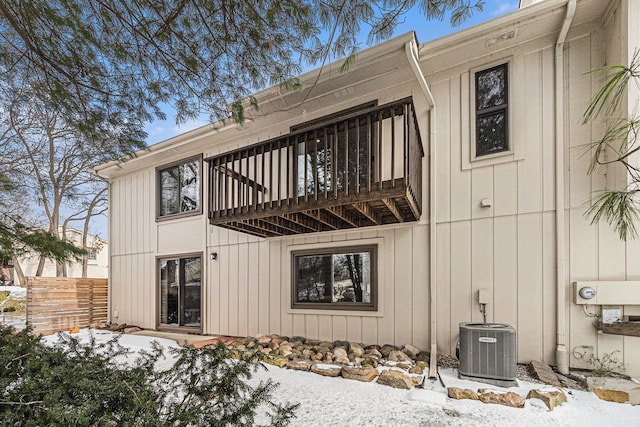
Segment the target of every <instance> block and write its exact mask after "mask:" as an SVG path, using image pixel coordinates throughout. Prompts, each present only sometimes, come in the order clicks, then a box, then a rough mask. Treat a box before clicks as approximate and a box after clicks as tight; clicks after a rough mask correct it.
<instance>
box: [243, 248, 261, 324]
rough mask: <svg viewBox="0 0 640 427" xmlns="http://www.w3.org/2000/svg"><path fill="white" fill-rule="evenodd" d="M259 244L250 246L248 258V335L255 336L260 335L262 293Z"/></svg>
mask: <svg viewBox="0 0 640 427" xmlns="http://www.w3.org/2000/svg"><path fill="white" fill-rule="evenodd" d="M258 249H259V244H258V243H251V244H249V254H248V258H247V261H246V262H247V263H248V264H249V269H248V270H249V275H248V278H247V281H248V283H247V285H248V286H247V294H248V295H247V310H248V313H247V335H251V336H255V335H257V334H258V329H259V328H258V310H259V305H260V304H259V300H258V295H259V292H260V288H259V285H260V284H259V281H260V279H259V277H260V264H259V259H260V258H259V253H258Z"/></svg>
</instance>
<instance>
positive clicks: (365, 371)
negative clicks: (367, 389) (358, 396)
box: [342, 366, 378, 382]
mask: <svg viewBox="0 0 640 427" xmlns="http://www.w3.org/2000/svg"><path fill="white" fill-rule="evenodd" d="M342 376H343V377H344V378H347V379H350V380H356V381H363V382H371V381H373V380H374V379H375V378H376V377H377V376H378V370H377V369H373V368H352V367H349V366H344V367H343V368H342Z"/></svg>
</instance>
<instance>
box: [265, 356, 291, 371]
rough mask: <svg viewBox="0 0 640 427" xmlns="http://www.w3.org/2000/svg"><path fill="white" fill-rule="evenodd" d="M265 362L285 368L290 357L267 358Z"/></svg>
mask: <svg viewBox="0 0 640 427" xmlns="http://www.w3.org/2000/svg"><path fill="white" fill-rule="evenodd" d="M264 363H268V364H269V365H273V366H277V367H278V368H284V367H285V366H287V363H289V359H287V358H286V357H274V358H273V359H270V358H266V359H265V360H264Z"/></svg>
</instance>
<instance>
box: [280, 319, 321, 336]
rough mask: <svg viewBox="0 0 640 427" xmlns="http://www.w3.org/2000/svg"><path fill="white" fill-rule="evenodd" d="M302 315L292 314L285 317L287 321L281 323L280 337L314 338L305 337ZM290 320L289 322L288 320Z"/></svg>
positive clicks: (305, 324)
mask: <svg viewBox="0 0 640 427" xmlns="http://www.w3.org/2000/svg"><path fill="white" fill-rule="evenodd" d="M306 317H307V316H305V315H304V314H293V315H287V319H286V320H287V321H285V320H284V319H283V321H282V335H287V336H291V335H296V336H302V337H307V338H313V339H315V337H314V336H310V335H306V333H307V322H306ZM289 319H291V320H289Z"/></svg>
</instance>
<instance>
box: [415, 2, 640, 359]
mask: <svg viewBox="0 0 640 427" xmlns="http://www.w3.org/2000/svg"><path fill="white" fill-rule="evenodd" d="M612 10H613V14H614V15H615V10H616V9H615V8H613V9H612ZM612 10H610V11H609V13H612ZM620 15H621V16H628V15H626V14H624V12H623V13H622V14H620ZM617 19H619V17H618V18H617ZM603 22H604V23H606V22H609V24H607V25H605V26H604V27H603ZM614 22H615V19H609V21H607V20H606V19H601V18H600V17H599V18H597V19H595V20H593V21H587V22H578V23H577V25H576V26H575V27H574V28H572V30H571V32H570V33H569V40H568V43H567V45H566V46H565V71H564V72H565V81H566V82H567V83H568V84H567V85H566V87H565V106H564V108H565V115H566V117H567V119H566V126H567V127H566V130H565V143H566V149H565V157H566V162H565V164H566V171H565V174H566V175H565V177H566V182H565V185H566V190H565V193H566V194H567V198H566V206H565V209H566V210H567V225H566V230H565V232H566V233H567V239H566V240H567V253H566V254H565V256H564V258H565V260H566V266H567V268H566V272H567V275H566V279H565V283H564V284H563V286H564V287H565V290H566V295H567V305H566V307H567V317H568V318H567V320H568V322H567V334H568V335H569V337H570V341H569V347H570V348H569V349H568V350H569V353H570V357H571V366H576V367H590V366H591V365H590V360H589V355H588V354H587V355H585V356H582V355H581V353H580V352H581V351H582V350H583V349H584V348H587V349H590V351H593V354H594V356H596V357H602V356H603V355H604V354H605V353H611V352H613V351H616V350H619V351H620V353H621V355H622V356H623V359H624V360H625V362H626V363H627V365H628V364H629V363H630V362H632V361H633V360H634V359H636V358H637V354H638V352H639V351H640V348H639V346H640V339H638V338H635V337H622V336H613V335H603V334H597V331H596V330H595V328H594V326H593V325H592V323H593V320H594V319H593V318H590V317H587V316H585V314H584V312H583V310H582V307H581V306H580V307H577V306H576V305H575V304H573V302H572V301H573V299H572V298H571V296H572V295H571V286H570V283H571V282H572V281H575V280H587V278H588V277H590V278H599V279H600V280H633V279H634V278H636V280H637V277H638V275H639V274H640V271H639V270H640V266H639V263H638V262H637V259H638V258H639V256H640V246H639V244H638V242H637V241H630V242H628V243H626V244H625V243H623V242H621V241H620V240H619V239H618V238H617V236H616V235H615V234H614V233H613V232H612V231H611V230H610V228H609V227H608V226H607V225H606V224H601V225H591V224H590V220H589V219H588V218H585V216H584V212H585V209H586V207H587V206H588V202H589V200H590V198H591V197H592V195H593V194H595V193H596V192H597V191H598V190H601V189H603V188H605V187H606V188H611V186H612V183H611V182H609V183H607V182H606V179H607V175H608V174H612V175H613V176H614V177H618V176H619V174H618V173H617V171H615V170H609V171H607V170H604V169H601V170H598V171H597V172H596V173H595V174H593V175H591V176H589V175H588V173H587V171H588V166H589V156H588V155H586V156H582V155H581V152H580V147H583V146H584V144H587V143H589V142H590V141H592V140H594V139H595V138H597V136H599V135H601V134H602V131H603V128H604V124H603V122H602V121H596V122H594V123H591V124H589V125H582V124H581V117H582V113H583V112H584V110H585V108H586V106H587V104H588V102H589V100H590V98H591V96H592V94H593V93H595V91H596V90H597V89H598V87H599V84H601V81H600V80H599V78H598V77H597V75H594V74H592V73H589V72H590V71H591V70H593V69H596V68H598V67H601V66H602V65H604V64H605V53H607V54H610V53H609V52H616V51H617V52H620V47H619V46H620V41H619V40H618V41H616V37H615V36H612V34H611V33H612V32H614V31H615V30H613V26H615V24H614ZM558 28H559V26H558ZM519 31H523V32H524V31H527V30H526V28H525V29H523V28H522V27H521V28H519ZM623 33H624V32H622V33H621V34H623ZM555 36H556V35H555V34H550V36H541V37H539V38H537V39H535V40H532V41H529V42H527V43H523V44H521V45H517V46H514V47H513V48H510V49H502V50H500V48H499V47H498V48H496V51H495V52H492V53H491V54H490V55H486V56H484V57H473V58H470V59H469V61H468V62H467V63H466V64H455V65H452V66H450V68H448V69H444V68H443V69H433V70H430V68H429V67H430V66H431V67H432V65H429V64H428V63H427V62H424V63H423V67H424V68H425V69H427V70H430V71H429V74H427V79H428V80H429V83H430V85H431V89H432V91H433V94H434V97H435V100H436V105H437V107H438V122H437V129H438V132H437V161H436V164H437V171H436V173H437V179H438V185H437V188H436V197H437V201H438V207H437V218H436V220H437V231H436V232H437V239H438V242H437V243H438V249H437V251H438V252H437V298H438V312H437V313H436V316H437V323H438V334H437V338H438V348H439V351H442V352H445V353H453V351H454V349H455V345H456V341H457V339H458V329H459V328H458V325H459V323H460V322H470V321H471V322H476V321H482V313H481V312H480V306H479V304H478V289H483V288H484V289H489V294H490V296H491V302H490V304H489V305H488V307H487V311H488V319H487V320H488V321H490V322H504V323H508V324H511V325H512V326H514V327H515V328H516V330H517V332H518V360H519V361H520V362H528V361H530V360H532V359H536V360H544V361H547V362H549V363H554V362H555V360H554V356H555V354H554V352H555V344H556V336H555V334H556V329H555V328H556V280H555V269H556V253H555V251H556V249H555V209H556V207H555V182H556V179H555V178H556V177H555V170H554V168H555V153H554V151H555V137H554V118H555V112H554V109H555V104H554V75H553V70H554V45H553V41H554V40H555ZM616 44H617V46H616ZM451 54H452V55H453V54H454V53H453V52H452V53H451ZM476 55H479V54H476ZM501 59H504V60H508V61H509V64H510V67H511V79H512V81H511V84H510V89H511V91H512V96H511V99H510V109H511V114H512V115H511V118H512V120H511V133H510V137H511V141H512V143H514V144H520V148H521V150H520V153H522V155H521V156H520V157H518V156H514V158H513V159H509V160H508V161H506V162H504V163H500V161H499V160H498V161H495V162H493V164H491V163H492V162H491V161H489V162H486V161H483V162H481V163H480V164H479V165H477V166H476V165H474V164H473V162H470V159H468V158H466V157H465V156H468V152H467V151H466V149H467V147H468V145H469V144H470V143H471V142H470V140H471V137H470V132H472V128H471V127H470V126H469V123H470V122H472V121H473V117H472V114H473V113H472V112H470V111H469V105H468V103H469V99H470V97H471V96H473V93H471V90H470V79H471V78H472V74H471V73H472V71H473V70H474V69H477V68H478V67H482V66H483V64H495V63H497V62H500V60H501ZM611 61H612V59H611V58H607V63H612V62H611ZM435 62H436V63H437V61H435ZM613 63H615V62H613ZM469 163H470V164H471V167H469ZM609 179H610V180H612V179H619V178H611V177H609ZM607 186H608V187H607ZM482 199H489V200H490V201H491V207H488V208H483V207H481V204H480V202H481V200H482ZM594 310H595V308H594ZM637 310H638V307H637V306H634V307H631V306H625V307H624V311H625V313H629V314H633V313H636V312H637ZM635 369H640V367H637V368H635Z"/></svg>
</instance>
